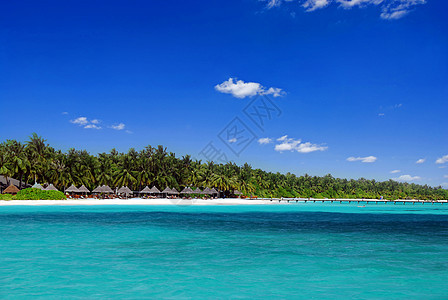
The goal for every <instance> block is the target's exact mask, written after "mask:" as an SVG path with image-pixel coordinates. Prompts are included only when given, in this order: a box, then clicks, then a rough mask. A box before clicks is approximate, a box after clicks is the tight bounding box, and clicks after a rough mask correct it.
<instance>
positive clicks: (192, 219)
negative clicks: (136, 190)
mask: <svg viewBox="0 0 448 300" xmlns="http://www.w3.org/2000/svg"><path fill="white" fill-rule="evenodd" d="M364 205H365V207H363V206H364ZM447 282H448V204H434V205H432V204H425V205H422V204H415V205H412V204H406V205H398V204H397V205H393V204H358V203H356V204H339V203H333V204H318V203H306V204H305V203H298V204H295V203H294V204H290V205H263V206H170V207H168V206H15V207H13V206H11V207H5V206H3V207H0V298H2V299H23V298H28V299H31V298H33V299H34V298H41V299H61V298H62V299H73V298H74V299H86V298H88V299H110V298H116V299H125V298H126V299H129V298H132V299H147V298H176V299H177V298H185V299H188V298H192V299H198V298H283V299H291V298H294V299H310V298H315V299H321V298H324V299H351V298H353V299H448V283H447Z"/></svg>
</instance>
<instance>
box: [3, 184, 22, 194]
mask: <svg viewBox="0 0 448 300" xmlns="http://www.w3.org/2000/svg"><path fill="white" fill-rule="evenodd" d="M19 191H20V190H19V189H18V188H17V187H16V186H15V185H14V184H10V185H9V186H8V187H7V188H6V189H5V190H4V191H3V194H11V195H16V194H17V193H18V192H19Z"/></svg>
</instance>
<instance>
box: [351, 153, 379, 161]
mask: <svg viewBox="0 0 448 300" xmlns="http://www.w3.org/2000/svg"><path fill="white" fill-rule="evenodd" d="M376 160H377V158H376V157H375V156H372V155H371V156H366V157H359V156H358V157H354V156H350V157H348V158H347V161H350V162H354V161H360V162H363V163H373V162H375V161H376Z"/></svg>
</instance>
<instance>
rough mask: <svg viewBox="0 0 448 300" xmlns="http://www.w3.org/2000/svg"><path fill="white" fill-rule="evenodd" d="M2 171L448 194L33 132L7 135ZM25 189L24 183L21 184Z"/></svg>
mask: <svg viewBox="0 0 448 300" xmlns="http://www.w3.org/2000/svg"><path fill="white" fill-rule="evenodd" d="M0 175H3V176H5V177H6V178H16V179H18V180H19V181H20V183H19V185H21V184H22V181H23V182H24V183H27V184H32V183H34V182H35V181H38V182H41V183H52V184H53V185H54V186H55V187H56V188H58V189H59V190H61V191H64V190H65V189H66V188H68V187H69V186H71V185H72V184H74V185H76V186H81V185H84V186H86V187H87V188H88V189H90V190H93V189H94V188H95V187H97V186H100V185H109V186H110V187H121V186H127V187H129V188H130V189H131V190H135V191H140V190H141V189H142V188H144V187H145V186H149V185H151V186H156V187H158V188H159V189H161V190H162V189H164V188H165V187H167V186H169V187H171V188H175V189H177V190H181V189H182V188H184V187H188V186H195V187H201V188H216V189H217V190H219V191H222V193H223V195H225V196H227V197H228V196H231V195H233V193H234V192H235V191H236V190H239V191H241V192H242V194H243V195H245V196H248V197H249V196H255V197H263V198H275V197H276V198H280V197H302V198H308V197H312V198H353V199H355V198H356V199H361V198H370V199H375V198H380V197H384V198H386V199H391V200H394V199H422V200H442V199H448V190H446V189H443V188H442V187H441V186H439V187H431V186H428V185H418V184H414V183H411V184H410V183H401V182H397V181H394V180H388V181H383V182H379V181H376V180H373V179H371V180H369V179H364V178H360V179H357V180H354V179H351V180H348V179H341V178H334V177H333V176H332V175H330V174H328V175H325V176H323V177H319V176H309V175H307V174H305V175H303V176H296V175H294V174H291V173H287V174H281V173H278V172H277V173H272V172H266V171H263V170H260V169H253V168H252V167H251V166H250V165H249V164H247V163H245V164H244V165H242V166H238V165H236V164H235V163H232V162H229V163H226V164H216V163H214V162H212V161H208V162H202V161H200V160H193V159H192V158H191V156H190V155H185V156H182V157H176V155H175V154H174V153H172V152H168V151H167V149H166V148H165V147H163V146H160V145H159V146H157V147H152V146H147V147H145V148H144V149H142V150H140V151H136V150H135V149H133V148H131V149H129V151H128V152H127V153H120V152H118V151H116V150H115V149H112V150H111V151H110V152H109V153H99V154H98V155H91V154H90V153H88V152H87V151H86V150H76V149H73V148H72V149H69V150H68V151H67V152H65V153H64V152H62V151H61V150H56V149H54V148H53V147H51V146H50V145H48V144H47V143H46V140H45V139H43V138H42V137H40V136H38V135H37V134H36V133H34V134H33V135H32V136H31V137H30V138H29V140H28V141H26V142H25V143H22V142H19V141H16V140H6V141H4V142H2V143H1V144H0ZM18 188H19V189H20V188H22V187H21V186H19V187H18Z"/></svg>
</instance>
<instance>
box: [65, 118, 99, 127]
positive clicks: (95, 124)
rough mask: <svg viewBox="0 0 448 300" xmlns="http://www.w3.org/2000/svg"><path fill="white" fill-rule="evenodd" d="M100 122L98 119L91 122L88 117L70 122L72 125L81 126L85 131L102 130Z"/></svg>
mask: <svg viewBox="0 0 448 300" xmlns="http://www.w3.org/2000/svg"><path fill="white" fill-rule="evenodd" d="M99 122H100V121H99V120H97V119H93V120H90V121H89V120H88V119H87V118H86V117H79V118H76V119H73V120H70V123H72V124H76V125H78V126H81V127H83V128H84V129H101V127H100V126H98V124H99Z"/></svg>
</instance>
